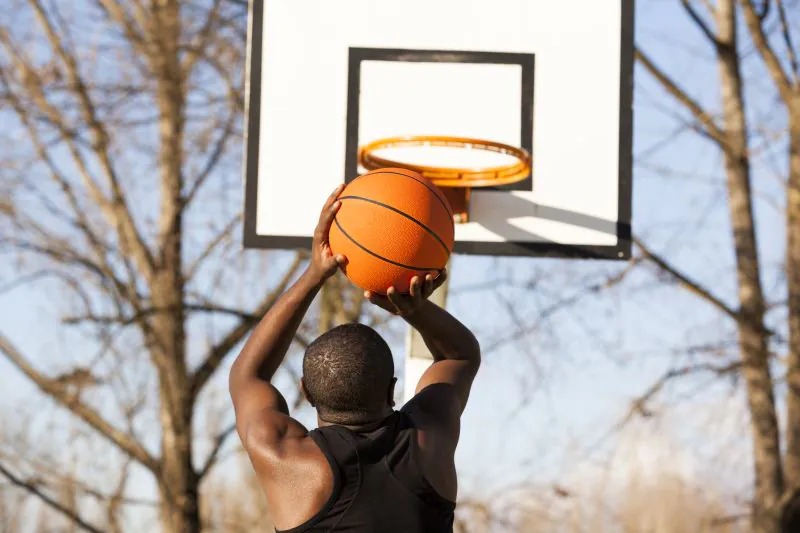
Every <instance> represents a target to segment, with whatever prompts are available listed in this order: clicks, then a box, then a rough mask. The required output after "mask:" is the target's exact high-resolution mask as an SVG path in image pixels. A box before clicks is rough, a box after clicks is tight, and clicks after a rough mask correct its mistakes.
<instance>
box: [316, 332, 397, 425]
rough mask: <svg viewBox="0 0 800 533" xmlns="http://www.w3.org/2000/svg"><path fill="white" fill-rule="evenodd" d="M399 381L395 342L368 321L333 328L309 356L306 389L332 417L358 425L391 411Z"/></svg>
mask: <svg viewBox="0 0 800 533" xmlns="http://www.w3.org/2000/svg"><path fill="white" fill-rule="evenodd" d="M395 381H396V380H395V378H394V361H393V359H392V352H391V350H390V349H389V345H388V344H386V341H384V340H383V338H382V337H381V336H380V335H379V334H378V333H377V332H376V331H375V330H374V329H372V328H370V327H367V326H364V325H362V324H345V325H342V326H338V327H336V328H333V329H332V330H330V331H328V332H327V333H325V334H324V335H321V336H320V337H319V338H317V339H316V340H315V341H314V342H312V343H311V345H310V346H309V347H308V349H307V350H306V354H305V357H304V358H303V381H302V388H303V392H304V393H305V395H306V398H307V399H308V401H309V402H311V405H313V406H314V407H316V409H317V413H318V414H319V417H320V418H321V419H322V420H324V421H326V422H332V423H336V424H349V425H356V424H364V423H367V422H373V421H375V420H378V419H380V418H381V417H383V416H386V414H387V412H388V411H389V410H390V409H391V407H392V406H393V405H394V402H393V401H392V397H393V396H394V384H395Z"/></svg>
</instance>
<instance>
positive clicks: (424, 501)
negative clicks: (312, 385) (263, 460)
mask: <svg viewBox="0 0 800 533" xmlns="http://www.w3.org/2000/svg"><path fill="white" fill-rule="evenodd" d="M309 435H310V437H311V438H313V439H314V442H316V443H317V445H318V446H319V447H320V449H321V450H322V452H323V453H324V454H325V457H327V458H328V463H329V464H330V465H331V469H332V470H333V479H334V487H333V494H332V495H331V498H330V499H329V500H328V502H327V504H326V505H325V506H324V507H323V508H322V510H321V511H320V512H319V513H317V514H316V515H315V516H314V517H313V518H312V519H311V520H309V521H308V522H306V523H305V524H303V525H301V526H299V527H296V528H292V529H288V530H284V531H277V530H276V532H277V533H328V532H330V533H335V532H340V531H341V532H344V531H346V532H348V533H395V532H396V533H452V531H453V513H454V511H455V503H453V502H451V501H449V500H447V499H445V498H443V497H442V496H439V494H438V493H437V492H436V491H435V490H434V489H433V487H431V485H430V484H429V483H428V481H427V480H426V479H425V476H424V475H423V474H422V470H421V467H420V466H419V465H420V460H419V453H420V450H419V446H418V444H417V435H416V429H415V428H414V425H413V423H412V421H411V418H410V417H409V416H408V415H407V414H406V413H403V412H402V411H396V412H395V413H394V414H393V415H392V416H390V417H388V418H387V419H386V420H385V421H384V422H383V424H382V425H381V426H380V427H379V428H378V429H375V430H373V431H371V432H369V433H355V432H353V431H351V430H349V429H347V428H344V427H341V426H327V427H323V428H319V429H315V430H313V431H311V432H310V434H309Z"/></svg>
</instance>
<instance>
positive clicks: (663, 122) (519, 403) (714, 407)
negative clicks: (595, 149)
mask: <svg viewBox="0 0 800 533" xmlns="http://www.w3.org/2000/svg"><path fill="white" fill-rule="evenodd" d="M636 36H637V39H636V40H637V44H638V45H639V46H641V47H642V48H643V49H645V50H646V51H647V52H648V53H649V54H650V55H651V56H652V57H653V58H654V59H655V60H656V61H657V62H658V64H659V65H661V67H662V68H663V69H664V70H665V71H667V72H668V73H669V74H670V75H671V76H672V77H673V78H674V79H676V80H677V81H678V82H679V83H680V84H681V85H682V86H683V87H685V88H687V90H688V91H689V92H691V94H693V95H694V96H695V98H696V99H698V100H699V101H701V102H703V103H704V104H705V105H707V106H708V107H709V109H711V110H712V112H716V111H717V110H718V109H719V105H718V87H717V85H716V79H717V78H716V67H715V66H714V64H713V62H712V55H711V50H710V48H709V47H708V46H707V45H706V43H704V42H703V40H702V36H701V35H700V33H699V32H698V31H697V30H696V28H694V27H693V26H692V25H691V23H690V22H689V21H688V19H687V17H686V16H685V14H684V13H683V12H682V10H681V8H680V5H679V3H678V2H674V1H667V0H640V1H639V2H638V5H637V28H636ZM748 46H749V45H745V49H748ZM636 74H637V75H636V91H635V142H634V154H635V158H636V167H635V173H634V210H633V213H634V218H633V225H634V232H635V233H636V234H638V235H639V236H640V237H642V238H643V239H645V240H646V242H648V243H649V245H650V246H651V248H652V249H654V250H656V251H658V252H660V253H662V254H663V255H664V256H665V257H667V258H668V259H669V260H670V261H671V262H673V263H674V264H675V265H677V266H679V267H680V268H682V269H685V270H686V271H687V272H689V273H691V275H692V277H694V278H695V279H697V280H698V281H700V282H701V283H703V284H705V285H707V286H708V287H710V288H712V289H713V291H714V292H715V294H717V295H718V296H720V297H722V298H723V299H725V300H726V301H728V302H732V303H735V278H734V276H733V273H732V271H731V265H732V252H731V237H730V234H729V231H728V228H729V224H728V216H727V199H726V197H725V189H724V180H723V176H722V173H721V165H720V157H719V154H718V153H717V151H716V149H715V148H714V147H713V146H712V145H711V144H710V143H709V142H708V141H706V140H704V139H702V138H700V137H698V136H697V135H696V134H694V133H693V132H691V131H690V130H689V128H688V127H687V126H686V124H687V123H688V121H687V117H686V114H685V113H684V112H683V111H682V110H681V109H679V108H677V107H676V106H675V105H674V104H673V102H672V101H671V100H670V99H669V98H668V97H666V96H665V95H664V93H663V92H662V91H661V90H660V89H659V87H658V86H657V85H655V83H654V82H652V81H651V80H650V78H649V77H648V75H647V74H646V73H645V72H643V71H642V70H641V69H637V72H636ZM745 74H746V76H747V78H748V80H750V81H748V92H747V97H748V103H749V105H750V111H749V114H750V116H751V118H752V119H753V122H754V124H757V125H758V128H759V129H760V130H764V131H768V132H779V131H780V128H781V116H782V113H781V110H780V108H778V107H777V104H776V102H775V99H774V93H773V91H772V89H771V84H770V83H769V82H768V80H766V76H765V73H764V70H763V68H762V66H761V64H760V61H759V59H758V58H757V57H756V56H754V55H753V54H752V53H748V59H747V61H746V63H745ZM587 82H589V83H590V80H588V81H587ZM784 142H785V141H784V140H783V139H782V138H781V137H780V136H775V138H774V139H770V140H768V141H764V140H763V139H761V138H757V139H754V144H756V145H759V146H763V155H761V156H759V159H758V165H757V167H756V168H755V175H754V183H755V188H756V191H757V197H758V200H757V204H756V209H757V217H758V218H757V222H758V232H759V239H760V241H759V245H760V249H761V252H762V258H763V259H764V261H765V264H766V265H768V268H765V270H764V280H765V287H766V288H767V290H768V291H769V292H770V295H771V296H773V297H774V298H775V299H778V298H779V296H780V291H781V282H780V275H779V262H780V259H781V256H782V252H783V246H784V244H783V231H782V218H783V214H782V212H781V208H782V195H781V189H780V176H781V172H782V169H783V168H784V162H783V161H782V160H781V159H780V153H781V152H780V148H781V146H783V145H784V144H783V143H784ZM775 154H778V156H777V157H776V156H775ZM233 181H234V187H238V184H236V183H235V179H234V180H233ZM226 183H227V180H226ZM238 193H239V189H238V188H237V189H234V190H233V191H231V192H229V194H230V195H231V196H232V197H233V200H232V201H233V202H234V203H235V202H236V194H238ZM257 254H260V253H259V252H246V253H245V254H244V256H245V258H243V259H242V261H241V265H242V266H241V268H242V272H244V271H247V272H249V273H251V272H252V270H253V268H257V266H258V265H259V264H261V262H262V260H263V258H264V256H263V255H258V256H256V255H257ZM286 259H287V257H286V254H281V253H272V254H270V255H268V256H267V262H268V263H269V261H273V263H270V264H274V261H278V262H281V261H285V260H286ZM624 268H625V265H624V264H619V263H594V262H587V261H560V260H549V259H493V258H474V257H456V258H455V260H454V264H453V268H452V272H451V276H452V284H451V298H450V301H449V302H448V306H449V308H450V309H451V311H452V312H453V313H454V314H456V315H457V316H458V317H459V318H461V319H462V320H463V321H464V322H465V323H466V324H467V325H469V326H470V327H472V328H473V329H474V330H475V331H476V333H477V334H478V336H479V338H480V339H481V341H482V343H483V345H484V346H489V345H494V344H495V342H496V341H498V340H499V339H503V338H507V337H508V336H509V333H510V332H513V328H512V326H511V325H510V324H511V320H510V316H509V314H508V312H507V307H506V306H507V305H510V306H511V307H512V308H513V309H514V311H515V313H516V315H517V316H519V317H520V318H521V320H522V321H523V322H524V323H526V324H529V325H530V326H531V328H532V329H533V331H532V333H531V334H529V335H528V336H526V337H524V338H523V339H522V340H521V341H519V342H514V343H506V344H503V345H502V346H501V347H500V348H498V349H497V350H495V351H492V352H490V353H488V354H486V356H485V365H484V367H483V369H482V370H481V373H480V375H479V377H478V380H477V382H476V385H475V392H474V394H473V396H472V398H471V400H470V406H469V409H468V410H467V413H466V414H465V418H464V423H463V431H462V440H461V445H460V446H459V451H458V456H457V460H458V468H459V472H460V474H461V479H462V486H463V487H464V488H465V491H467V492H468V493H480V492H481V491H486V490H489V489H500V488H502V487H503V486H507V485H511V484H513V483H514V482H517V481H523V480H530V481H533V482H535V483H537V484H538V483H545V484H546V483H547V482H548V480H552V479H558V478H559V477H560V476H561V475H562V474H563V473H564V472H565V471H566V470H567V469H571V468H573V467H575V466H576V464H578V463H581V462H583V461H593V460H595V459H596V458H598V457H602V456H603V454H604V452H605V451H607V450H608V448H609V447H610V446H611V445H612V444H613V443H614V442H615V441H614V439H613V436H612V437H611V438H606V437H607V435H608V432H609V431H610V430H611V428H612V427H613V426H614V424H615V423H616V422H617V421H618V420H619V419H620V418H621V416H622V415H624V413H625V412H626V410H627V408H628V406H629V402H630V400H631V398H633V397H635V396H636V395H637V394H641V393H642V392H643V391H644V390H646V389H647V388H648V387H649V386H650V385H651V383H652V382H653V381H654V380H655V379H657V378H658V376H660V375H661V374H662V373H663V372H664V371H665V370H666V369H667V368H669V367H670V366H671V365H673V364H675V361H676V360H679V361H683V362H684V363H685V362H687V361H690V360H691V356H690V355H687V354H686V353H685V348H686V347H689V346H698V345H704V344H714V343H718V342H719V341H720V340H726V339H730V338H731V334H732V332H733V330H732V327H731V324H729V323H727V322H726V321H725V320H724V319H722V318H720V316H719V315H718V314H717V313H716V312H714V310H713V309H711V308H710V307H708V305H707V304H705V303H703V302H701V301H699V300H698V299H697V298H695V297H694V296H691V295H689V294H687V293H684V292H683V291H682V290H681V289H680V288H679V287H677V286H673V285H665V284H663V283H660V282H659V281H658V280H657V279H656V278H655V276H654V275H653V271H652V270H649V269H647V268H641V269H637V270H635V271H633V272H632V273H631V274H630V275H629V276H628V277H627V278H626V279H625V281H624V282H623V283H622V284H621V285H619V286H617V287H615V288H613V289H610V290H608V291H602V292H600V293H598V294H585V295H583V296H582V297H580V298H578V300H577V302H575V303H574V304H573V305H570V306H566V307H564V308H560V309H559V310H558V311H556V312H553V313H549V311H548V313H547V315H548V317H547V319H546V320H541V321H540V320H539V317H540V316H541V314H542V313H543V312H544V311H547V310H549V309H550V308H552V307H553V306H557V302H559V301H561V300H563V299H565V298H568V297H569V296H571V295H573V294H577V293H580V292H581V290H582V289H583V288H584V287H587V286H591V285H593V284H595V283H597V282H599V281H600V280H602V279H604V278H605V277H607V276H609V275H610V274H613V273H617V272H619V271H620V270H621V269H624ZM509 277H510V278H512V279H514V280H516V281H517V282H518V284H520V285H521V284H524V283H525V282H526V281H527V280H530V279H537V280H539V283H538V284H537V286H536V287H535V288H532V289H521V288H520V287H519V286H513V285H503V284H499V285H498V289H497V291H496V292H489V291H472V290H470V287H472V286H474V285H476V284H482V283H485V282H491V281H492V280H497V279H506V278H509ZM5 281H7V280H2V282H5ZM0 285H2V283H0ZM49 289H50V288H49V287H48V286H47V285H46V284H45V285H39V286H36V285H34V286H30V287H20V288H17V289H15V290H12V291H10V292H6V293H4V294H2V295H0V324H2V325H1V326H0V331H2V332H3V333H4V334H5V335H8V336H9V337H11V338H12V339H13V340H14V342H15V343H17V344H18V345H19V346H20V347H21V348H22V349H23V350H24V351H25V352H26V353H28V354H31V355H32V357H33V358H34V360H36V361H37V362H41V364H42V365H43V366H44V367H50V368H62V369H63V366H62V365H66V363H68V362H70V361H72V360H74V356H75V355H76V353H77V354H78V355H80V354H79V352H80V351H81V350H84V349H86V350H88V349H89V346H88V345H87V344H85V343H84V341H83V340H82V338H81V337H80V336H79V335H78V334H77V333H76V332H71V331H68V330H66V329H65V328H63V327H62V326H59V325H58V314H59V312H60V311H62V310H63V307H62V306H60V305H59V304H56V305H53V298H54V294H53V293H52V291H50V290H49ZM239 298H240V300H241V301H242V303H243V304H244V305H247V304H248V298H247V288H246V287H244V288H242V294H241V296H240V297H239ZM385 332H386V333H387V335H388V336H389V338H390V340H392V341H393V347H394V349H395V353H397V354H401V353H402V342H403V339H404V329H403V326H402V324H400V323H393V324H392V325H391V326H390V327H389V328H388V329H387V330H386V331H385ZM201 337H202V338H201ZM205 339H206V337H205V336H198V338H197V339H195V340H194V341H193V342H197V343H198V344H202V343H204V342H205ZM293 364H296V358H295V359H294V363H293ZM224 375H225V373H224V372H221V373H220V374H219V375H218V376H217V378H216V379H215V381H214V386H215V387H216V389H217V390H218V391H219V390H222V389H224V384H225V380H224ZM278 380H279V381H278V382H279V385H280V386H281V387H285V389H284V390H286V391H291V390H292V389H291V384H290V383H289V381H288V379H287V376H286V374H280V375H279V378H278ZM0 390H2V391H3V394H2V396H0V408H2V411H1V412H0V418H1V419H3V420H9V421H10V427H14V426H18V425H20V424H21V423H22V422H21V421H20V420H15V417H14V413H16V412H26V411H31V410H33V411H39V413H40V415H41V414H42V412H43V411H49V410H51V409H52V405H51V404H50V403H49V402H48V401H45V400H42V399H39V398H38V397H36V396H35V393H34V389H33V387H32V386H31V385H30V383H28V382H27V381H26V380H25V379H24V378H23V377H21V376H20V375H19V374H18V373H17V372H16V371H15V370H14V369H12V368H11V367H10V366H9V365H8V364H7V363H6V362H5V361H4V360H2V359H0ZM728 390H729V389H728V387H727V385H726V386H710V385H708V384H707V383H706V382H705V381H703V380H702V379H700V378H698V379H691V380H687V381H685V382H682V383H681V384H680V385H678V386H676V387H674V388H670V389H668V390H667V396H666V397H667V398H670V399H671V400H672V401H673V402H677V403H681V404H686V402H691V404H690V405H692V406H695V407H694V408H691V409H684V410H683V411H680V408H678V411H679V412H681V413H684V414H685V417H684V418H681V419H678V420H676V419H675V418H674V417H673V418H671V419H670V420H669V421H668V422H665V425H664V426H663V427H662V428H661V429H660V431H662V432H664V435H665V437H666V436H667V434H669V436H670V438H674V439H675V440H676V441H677V442H679V443H681V445H682V446H684V448H682V449H684V450H685V451H686V453H690V452H689V450H691V454H695V453H696V454H697V455H698V456H699V457H702V456H703V453H704V452H702V451H701V449H706V448H707V449H712V450H713V449H717V448H718V447H720V448H721V447H725V446H729V445H730V441H736V442H737V445H739V444H738V443H746V439H745V438H743V437H741V436H739V435H746V433H739V432H745V431H746V425H745V422H746V420H742V418H741V417H740V416H738V415H736V416H734V415H733V414H731V413H734V414H735V413H736V411H735V410H730V409H728V408H727V407H726V406H728V405H736V404H737V402H738V399H737V397H736V396H735V395H734V396H733V399H730V400H729V399H728V397H729V392H728ZM685 395H690V396H688V398H689V399H687V397H685ZM206 396H207V395H206ZM225 401H226V400H225ZM659 401H660V400H659ZM726 402H731V403H730V404H728V403H726ZM657 404H658V401H657V402H656V405H657ZM223 405H224V404H223ZM720 405H722V406H723V407H722V408H720ZM309 415H310V413H309V411H308V410H307V409H306V410H303V411H302V412H301V414H300V416H301V417H302V418H303V419H304V421H309V420H310V416H309ZM223 416H224V417H227V419H229V418H230V412H227V413H225V414H224V415H223ZM730 416H734V418H735V420H733V421H730V420H728V419H729V418H730ZM44 417H45V419H46V420H58V421H60V422H59V424H62V423H63V420H64V418H63V415H62V412H61V411H57V410H54V411H52V412H50V413H46V414H45V415H44ZM686 417H688V418H691V417H696V420H704V421H706V422H707V423H708V424H710V423H711V422H709V420H712V419H713V421H715V423H719V424H722V425H724V424H723V423H725V424H728V425H727V426H725V427H727V428H728V429H727V430H726V431H724V432H721V433H720V434H719V435H716V437H718V439H717V438H716V437H715V435H713V434H712V435H707V434H702V433H703V432H702V428H698V427H696V426H697V425H698V424H692V423H688V424H687V423H685V422H686V420H687V419H688V418H686ZM43 424H44V423H43ZM706 427H707V426H706ZM643 442H644V441H643ZM645 446H646V445H645ZM743 446H746V444H743ZM199 449H200V450H203V449H204V448H203V445H202V444H201V445H200V446H199ZM748 475H749V468H748V469H742V471H741V478H742V479H746V478H747V476H748ZM140 488H141V490H142V491H143V492H147V490H148V489H147V483H146V482H144V483H143V484H142V485H141V487H140Z"/></svg>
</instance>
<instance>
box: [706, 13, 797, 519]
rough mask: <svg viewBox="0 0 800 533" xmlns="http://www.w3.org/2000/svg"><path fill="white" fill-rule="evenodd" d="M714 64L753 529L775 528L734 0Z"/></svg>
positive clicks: (773, 447) (776, 476)
mask: <svg viewBox="0 0 800 533" xmlns="http://www.w3.org/2000/svg"><path fill="white" fill-rule="evenodd" d="M717 6H718V7H717V13H716V18H717V27H718V40H719V46H718V64H719V69H720V77H721V87H722V104H723V115H724V123H725V124H724V130H725V139H724V146H723V150H724V159H725V170H726V173H727V178H728V202H729V208H730V215H731V224H732V226H733V240H734V249H735V255H736V273H737V282H738V294H739V302H740V312H741V315H742V318H741V319H740V320H739V324H738V329H739V343H740V352H741V358H742V361H743V363H744V368H743V375H744V379H745V383H746V390H747V401H748V407H749V411H750V417H751V430H752V439H753V452H754V459H755V461H754V467H755V494H754V509H753V511H754V512H753V531H754V532H755V533H777V531H778V523H777V520H776V514H775V511H776V505H777V504H778V502H779V500H780V497H781V494H782V491H783V473H782V467H781V454H780V434H779V429H778V418H777V413H776V409H775V396H774V391H773V380H772V375H771V373H770V367H769V353H768V345H767V342H768V334H767V332H766V328H765V327H764V294H763V290H762V287H761V277H760V268H759V261H758V246H757V244H756V232H755V224H754V217H753V202H752V189H751V181H750V164H749V159H748V146H747V122H746V120H747V119H746V117H745V112H744V110H745V103H744V95H743V91H742V78H741V71H740V58H739V55H738V49H737V39H736V5H735V1H734V0H721V1H720V2H718V3H717Z"/></svg>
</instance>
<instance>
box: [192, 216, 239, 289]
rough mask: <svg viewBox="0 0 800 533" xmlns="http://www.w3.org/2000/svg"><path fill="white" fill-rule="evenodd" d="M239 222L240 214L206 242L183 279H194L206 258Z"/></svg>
mask: <svg viewBox="0 0 800 533" xmlns="http://www.w3.org/2000/svg"><path fill="white" fill-rule="evenodd" d="M241 220H242V215H241V213H237V214H236V216H234V217H233V218H232V219H231V220H230V222H228V223H227V224H226V225H225V227H223V228H222V229H221V230H220V232H219V233H218V234H217V235H216V236H215V237H214V238H212V239H211V240H210V241H209V242H208V244H207V245H206V247H205V249H204V250H202V251H201V252H200V253H199V254H198V256H197V257H196V258H195V259H194V260H193V261H192V263H191V264H190V265H189V266H188V268H187V269H186V274H184V277H185V278H186V279H187V280H192V279H194V277H195V275H196V274H197V271H198V270H199V269H200V267H201V266H202V265H203V263H204V262H205V260H206V259H208V258H209V256H210V255H211V254H212V253H214V250H216V249H217V247H218V246H219V245H220V244H222V243H223V242H225V240H226V239H227V238H228V237H230V235H231V232H232V231H233V230H234V229H236V227H237V225H238V224H239V222H241Z"/></svg>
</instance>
